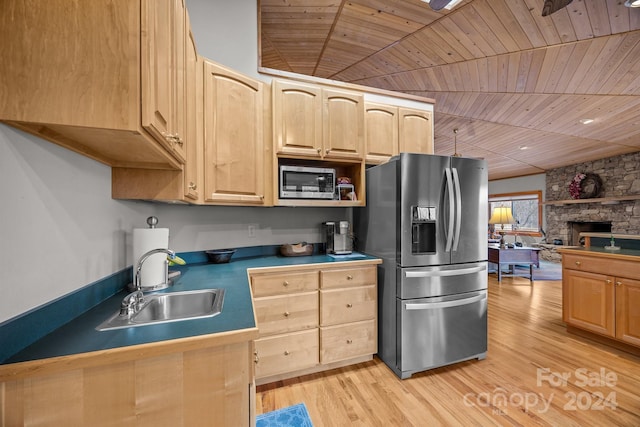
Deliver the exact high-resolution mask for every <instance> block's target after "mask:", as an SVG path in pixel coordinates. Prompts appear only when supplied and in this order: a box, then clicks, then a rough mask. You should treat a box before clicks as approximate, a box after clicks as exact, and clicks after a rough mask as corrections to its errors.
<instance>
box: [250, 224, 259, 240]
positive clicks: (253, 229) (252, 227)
mask: <svg viewBox="0 0 640 427" xmlns="http://www.w3.org/2000/svg"><path fill="white" fill-rule="evenodd" d="M257 228H258V224H249V225H248V226H247V236H249V237H251V238H253V237H256V229H257Z"/></svg>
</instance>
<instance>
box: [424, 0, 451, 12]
mask: <svg viewBox="0 0 640 427" xmlns="http://www.w3.org/2000/svg"><path fill="white" fill-rule="evenodd" d="M449 3H451V0H431V1H430V2H429V6H431V9H433V10H436V11H438V10H441V9H443V8H444V7H445V6H446V5H448V4H449Z"/></svg>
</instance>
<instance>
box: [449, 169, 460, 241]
mask: <svg viewBox="0 0 640 427" xmlns="http://www.w3.org/2000/svg"><path fill="white" fill-rule="evenodd" d="M451 170H452V171H453V186H454V192H455V194H456V202H455V204H456V222H455V228H456V230H455V234H454V237H453V251H457V250H458V243H460V229H461V228H462V196H461V192H460V177H459V176H458V169H456V168H451Z"/></svg>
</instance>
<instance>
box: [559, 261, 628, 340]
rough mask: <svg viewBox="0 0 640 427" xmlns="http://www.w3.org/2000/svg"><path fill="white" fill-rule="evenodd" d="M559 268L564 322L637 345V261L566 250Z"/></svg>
mask: <svg viewBox="0 0 640 427" xmlns="http://www.w3.org/2000/svg"><path fill="white" fill-rule="evenodd" d="M562 267H563V268H562V317H563V320H564V322H565V323H566V324H567V325H568V326H571V327H575V328H579V329H582V330H585V331H588V332H592V333H595V334H598V335H600V336H603V337H607V338H610V339H612V340H614V341H616V342H620V343H623V344H630V345H632V346H637V347H640V261H635V260H632V259H631V258H629V257H627V258H624V257H620V258H616V257H615V256H614V255H610V256H606V255H603V256H598V255H597V253H596V254H594V253H589V252H585V253H569V252H567V251H566V250H565V251H564V252H563V255H562Z"/></svg>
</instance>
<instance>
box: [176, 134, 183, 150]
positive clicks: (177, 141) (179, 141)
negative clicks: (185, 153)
mask: <svg viewBox="0 0 640 427" xmlns="http://www.w3.org/2000/svg"><path fill="white" fill-rule="evenodd" d="M173 137H174V141H175V143H176V144H178V145H179V146H180V147H182V146H183V145H184V141H183V140H182V138H181V137H180V135H178V134H177V133H176V134H175V135H174V136H173Z"/></svg>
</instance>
